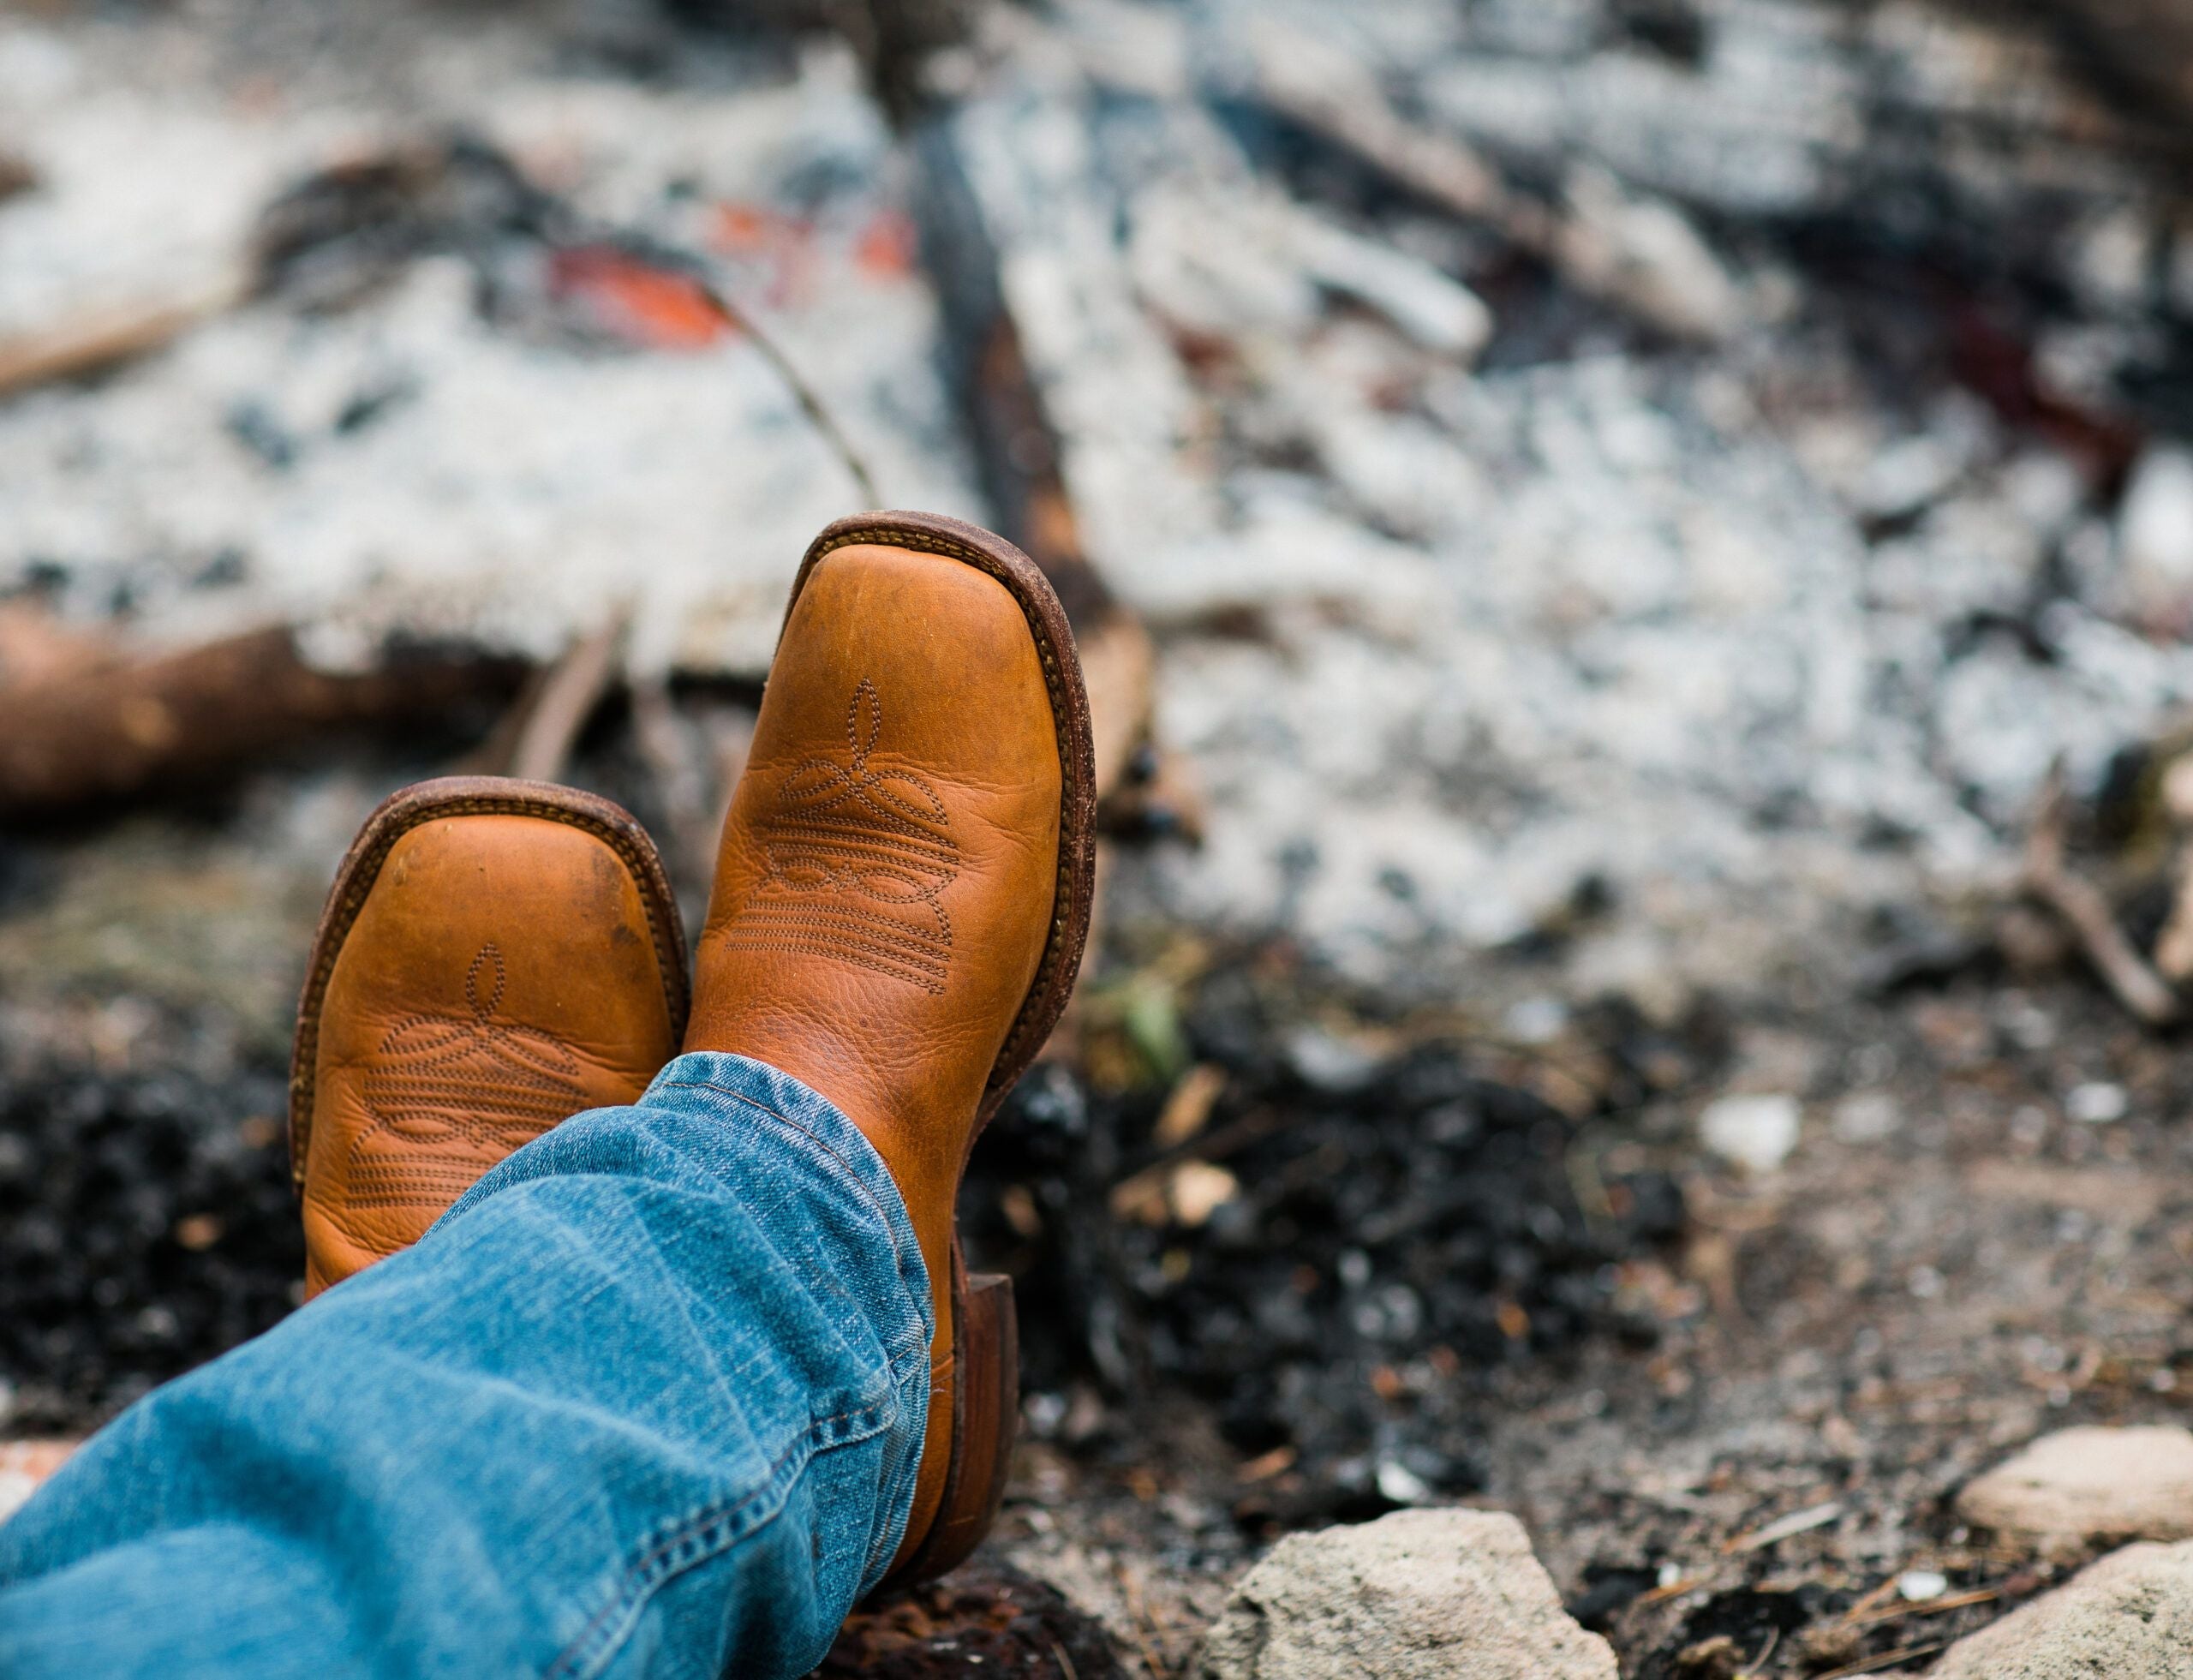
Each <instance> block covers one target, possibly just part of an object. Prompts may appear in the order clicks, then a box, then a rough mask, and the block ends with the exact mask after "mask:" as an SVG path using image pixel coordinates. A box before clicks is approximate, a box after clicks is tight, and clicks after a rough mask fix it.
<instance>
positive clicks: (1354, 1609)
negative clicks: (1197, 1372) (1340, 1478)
mask: <svg viewBox="0 0 2193 1680" xmlns="http://www.w3.org/2000/svg"><path fill="white" fill-rule="evenodd" d="M1195 1672H1196V1673H1197V1675H1198V1677H1200V1680H1435V1677H1437V1680H1445V1677H1449V1676H1452V1675H1455V1674H1468V1675H1471V1676H1473V1677H1481V1680H1583V1677H1587V1676H1588V1677H1591V1680H1614V1677H1615V1673H1616V1670H1615V1660H1614V1653H1613V1652H1612V1651H1611V1650H1610V1649H1609V1648H1608V1647H1607V1643H1606V1641H1604V1640H1603V1639H1601V1638H1599V1637H1598V1635H1595V1634H1588V1633H1586V1632H1585V1631H1584V1630H1583V1629H1581V1628H1580V1627H1578V1626H1577V1625H1576V1624H1575V1623H1574V1622H1572V1621H1570V1620H1569V1617H1568V1616H1567V1615H1566V1614H1565V1613H1564V1612H1563V1610H1562V1608H1561V1599H1560V1595H1559V1594H1558V1593H1556V1592H1555V1591H1554V1589H1553V1582H1552V1581H1550V1580H1549V1579H1547V1577H1546V1573H1545V1569H1543V1568H1541V1567H1540V1566H1539V1561H1538V1559H1537V1558H1536V1557H1533V1556H1532V1555H1531V1543H1530V1537H1529V1536H1528V1535H1527V1534H1524V1532H1523V1526H1522V1524H1521V1523H1520V1522H1516V1521H1515V1518H1514V1517H1512V1516H1508V1515H1507V1514H1506V1513H1504V1512H1501V1511H1469V1510H1424V1511H1402V1512H1395V1514H1394V1515H1392V1516H1384V1517H1381V1518H1380V1519H1378V1521H1377V1522H1366V1523H1363V1524H1360V1525H1359V1526H1357V1527H1354V1528H1326V1529H1322V1530H1320V1531H1318V1533H1316V1534H1292V1535H1289V1536H1288V1538H1287V1539H1285V1540H1282V1541H1281V1542H1280V1543H1279V1544H1278V1545H1276V1546H1274V1547H1273V1548H1272V1550H1271V1551H1270V1552H1269V1553H1268V1554H1266V1556H1265V1557H1264V1561H1263V1562H1262V1563H1258V1565H1257V1566H1256V1568H1255V1569H1252V1570H1250V1571H1249V1573H1248V1574H1247V1575H1246V1576H1244V1577H1243V1578H1242V1580H1241V1582H1240V1585H1239V1586H1238V1587H1235V1588H1234V1597H1233V1599H1232V1600H1231V1601H1230V1602H1229V1603H1228V1605H1227V1609H1226V1612H1225V1614H1224V1615H1223V1616H1222V1617H1220V1618H1219V1620H1218V1623H1217V1625H1216V1627H1214V1628H1213V1629H1211V1630H1210V1635H1209V1636H1208V1637H1207V1638H1206V1639H1205V1640H1204V1645H1203V1648H1202V1650H1201V1652H1200V1653H1198V1657H1197V1660H1196V1668H1195Z"/></svg>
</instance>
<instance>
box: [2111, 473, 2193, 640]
mask: <svg viewBox="0 0 2193 1680" xmlns="http://www.w3.org/2000/svg"><path fill="white" fill-rule="evenodd" d="M2117 552H2118V565H2120V566H2121V567H2122V568H2123V575H2124V589H2125V591H2126V593H2127V594H2128V595H2130V604H2131V606H2132V607H2133V609H2134V610H2135V611H2136V612H2137V613H2140V614H2141V615H2142V617H2143V618H2148V619H2157V620H2160V621H2162V622H2165V623H2171V622H2174V621H2175V620H2177V619H2179V618H2181V617H2182V616H2183V615H2184V611H2185V608H2186V605H2187V602H2188V600H2189V598H2193V450H2189V449H2185V448H2183V447H2181V446H2178V445H2156V446H2155V447H2154V448H2152V449H2149V450H2148V451H2147V453H2146V454H2144V455H2142V457H2140V460H2139V463H2138V464H2137V465H2136V467H2135V468H2134V469H2133V472H2132V481H2131V483H2130V486H2128V487H2126V489H2125V492H2124V508H2123V511H2121V512H2120V513H2119V514H2118V526H2117Z"/></svg>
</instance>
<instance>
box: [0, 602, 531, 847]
mask: <svg viewBox="0 0 2193 1680" xmlns="http://www.w3.org/2000/svg"><path fill="white" fill-rule="evenodd" d="M522 674H523V666H522V665H521V664H520V663H518V662H517V661H510V660H500V659H490V658H487V657H484V656H482V655H479V654H477V653H475V652H472V651H470V650H454V651H437V650H426V649H420V650H412V651H403V652H397V653H393V654H391V655H389V656H388V657H386V658H385V659H384V660H383V661H381V662H380V663H379V665H377V666H375V667H373V668H372V669H369V670H366V671H362V672H359V673H332V672H326V671H322V670H320V669H317V668H316V667H314V666H312V665H311V664H309V663H308V662H307V661H306V660H305V658H304V656H303V655H302V653H301V652H300V651H299V649H298V647H297V642H296V636H295V635H294V634H293V633H292V632H291V631H290V630H288V629H286V628H284V627H275V628H271V629H266V630H259V631H250V632H248V633H246V634H244V635H241V636H236V637H230V638H229V639H227V640H224V641H220V642H214V643H209V644H207V645H206V646H202V647H197V648H191V649H185V650H182V651H180V652H170V653H161V654H156V655H147V656H142V657H134V658H133V657H130V656H128V655H123V654H121V653H118V652H111V653H108V654H106V655H105V656H103V657H99V658H95V659H79V660H75V661H71V662H70V665H69V668H67V669H66V670H63V671H59V672H56V673H50V674H47V675H43V676H38V677H33V676H30V675H28V674H26V675H25V676H24V677H23V678H21V679H17V680H13V681H11V680H9V679H8V678H7V676H6V675H5V674H4V673H0V822H21V821H24V820H27V819H33V818H40V817H47V816H55V815H57V814H60V813H63V812H66V811H69V810H75V809H76V808H79V807H82V806H86V805H93V804H104V803H111V802H114V801H118V800H123V799H128V798H134V797H136V796H139V795H140V794H144V793H146V792H152V791H155V790H161V789H169V788H173V787H176V786H181V785H186V784H188V783H192V782H196V781H202V780H206V779H208V778H213V777H218V776H220V775H222V774H229V773H232V772H234V771H235V770H236V769H238V768H242V766H245V765H247V764H249V763H251V762H254V761H256V760H259V759H261V758H264V757H266V756H267V755H269V754H272V753H275V752H278V751H281V750H285V749H290V748H294V747H296V746H297V745H299V744H302V743H304V742H306V741H308V740H310V739H312V738H315V737H318V736H320V735H323V734H326V733H328V732H332V731H335V730H340V729H347V728H356V727H362V726H388V725H395V724H403V723H415V722H419V721H423V720H441V719H444V718H446V717H447V716H448V715H449V714H451V711H452V710H453V709H455V708H459V707H461V706H463V704H465V703H467V702H475V701H480V700H493V699H506V698H507V697H508V696H509V694H510V693H511V691H512V690H513V689H514V688H515V687H516V686H517V683H518V681H519V679H520V678H521V676H522Z"/></svg>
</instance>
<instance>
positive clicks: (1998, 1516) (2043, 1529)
mask: <svg viewBox="0 0 2193 1680" xmlns="http://www.w3.org/2000/svg"><path fill="white" fill-rule="evenodd" d="M1957 1514H1958V1515H1959V1516H1962V1517H1963V1518H1964V1519H1965V1521H1967V1522H1975V1523H1979V1524H1981V1525H1982V1526H1983V1527H1986V1528H1993V1529H1996V1530H1998V1531H1999V1532H2001V1533H2004V1534H2017V1535H2022V1536H2024V1537H2026V1538H2028V1539H2029V1540H2033V1541H2035V1543H2036V1544H2037V1545H2038V1546H2039V1548H2040V1549H2041V1550H2042V1551H2053V1552H2063V1551H2071V1550H2075V1549H2076V1548H2077V1547H2079V1546H2080V1545H2082V1544H2083V1543H2084V1542H2086V1541H2087V1540H2091V1539H2093V1538H2095V1537H2097V1536H2104V1535H2106V1536H2115V1537H2122V1538H2130V1539H2137V1540H2184V1539H2185V1538H2187V1537H2188V1536H2193V1433H2189V1432H2187V1431H2185V1430H2183V1429H2178V1428H2172V1427H2166V1426H2147V1427H2140V1428H2130V1429H2108V1428H2101V1427H2098V1426H2088V1427H2083V1428H2078V1429H2065V1430H2059V1431H2058V1432H2056V1433H2055V1434H2053V1435H2045V1436H2043V1437H2041V1439H2039V1440H2038V1441H2035V1442H2034V1443H2033V1444H2032V1445H2030V1446H2029V1447H2027V1448H2026V1449H2025V1450H2024V1451H2023V1452H2021V1453H2019V1454H2017V1456H2014V1457H2012V1458H2011V1459H2009V1460H2007V1461H2006V1462H2004V1463H2001V1464H1999V1465H1997V1466H1996V1467H1995V1468H1993V1469H1992V1470H1990V1471H1988V1472H1987V1474H1984V1475H1982V1476H1980V1477H1979V1478H1977V1479H1976V1480H1974V1481H1972V1482H1971V1483H1970V1484H1969V1485H1968V1486H1966V1488H1965V1490H1964V1492H1963V1493H1961V1494H1959V1495H1958V1496H1957Z"/></svg>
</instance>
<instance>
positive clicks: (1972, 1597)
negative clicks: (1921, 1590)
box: [1843, 1583, 2003, 1628]
mask: <svg viewBox="0 0 2193 1680" xmlns="http://www.w3.org/2000/svg"><path fill="white" fill-rule="evenodd" d="M1891 1584H1892V1583H1891ZM2002 1596H2003V1589H2002V1588H2001V1587H1978V1588H1976V1589H1975V1590H1974V1591H1972V1592H1969V1593H1957V1594H1956V1595H1955V1596H1954V1597H1951V1598H1946V1599H1928V1600H1925V1601H1923V1602H1921V1603H1918V1604H1901V1605H1896V1606H1894V1607H1893V1608H1891V1609H1889V1610H1883V1611H1875V1612H1874V1613H1873V1614H1872V1615H1870V1616H1860V1617H1849V1616H1846V1617H1843V1621H1844V1623H1845V1624H1846V1625H1848V1626H1850V1627H1858V1628H1878V1627H1880V1626H1882V1625H1884V1624H1885V1623H1890V1622H1901V1621H1902V1620H1903V1618H1904V1617H1907V1616H1938V1615H1939V1614H1940V1613H1941V1612H1942V1611H1945V1610H1963V1609H1965V1608H1967V1607H1968V1606H1969V1605H1976V1604H1991V1603H1993V1601H1994V1600H1995V1599H1999V1598H2001V1597H2002Z"/></svg>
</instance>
